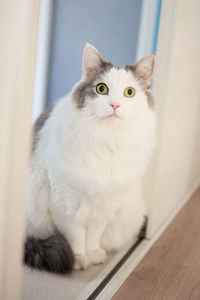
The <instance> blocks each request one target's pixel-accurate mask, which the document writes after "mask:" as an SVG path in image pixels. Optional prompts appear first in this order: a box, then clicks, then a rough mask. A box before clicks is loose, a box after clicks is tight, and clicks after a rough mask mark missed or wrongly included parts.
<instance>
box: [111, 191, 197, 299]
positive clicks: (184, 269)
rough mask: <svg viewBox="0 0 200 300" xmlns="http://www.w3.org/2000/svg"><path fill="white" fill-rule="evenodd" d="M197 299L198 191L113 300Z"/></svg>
mask: <svg viewBox="0 0 200 300" xmlns="http://www.w3.org/2000/svg"><path fill="white" fill-rule="evenodd" d="M186 299H187V300H200V189H198V191H197V192H196V193H195V194H194V195H193V196H192V198H191V199H190V200H189V202H188V203H187V204H186V205H185V206H184V208H183V209H182V210H181V211H180V213H179V214H178V215H177V217H176V218H175V219H174V221H173V222H172V223H171V224H170V226H169V227H168V228H167V229H166V231H165V232H164V233H163V234H162V236H161V237H160V238H159V240H158V241H157V242H156V243H155V245H154V246H153V247H152V248H151V249H150V250H149V252H148V253H147V254H146V256H145V257H144V258H143V260H142V261H141V262H140V263H139V265H138V266H137V267H136V269H135V270H134V271H133V273H132V274H131V275H130V276H129V277H128V279H127V280H126V281H125V282H124V284H123V285H122V286H121V288H120V289H119V290H118V291H117V293H116V294H115V295H114V296H113V298H112V300H186Z"/></svg>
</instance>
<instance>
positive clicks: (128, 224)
mask: <svg viewBox="0 0 200 300" xmlns="http://www.w3.org/2000/svg"><path fill="white" fill-rule="evenodd" d="M145 215H146V213H145V206H144V199H143V197H142V193H141V190H140V188H139V187H138V189H136V187H135V189H134V190H130V191H129V192H128V193H124V195H123V197H121V201H120V199H119V207H118V209H116V211H115V213H114V215H113V218H112V220H111V221H110V222H109V224H108V225H107V226H106V229H105V231H104V233H103V235H102V239H101V245H102V247H103V248H104V249H106V250H107V251H111V250H117V251H118V250H120V249H122V248H123V247H125V246H126V245H127V244H128V243H130V242H133V243H134V241H136V240H137V238H138V235H139V233H140V230H141V228H142V226H143V224H144V221H145Z"/></svg>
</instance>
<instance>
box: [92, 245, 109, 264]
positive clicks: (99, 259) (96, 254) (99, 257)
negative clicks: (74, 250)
mask: <svg viewBox="0 0 200 300" xmlns="http://www.w3.org/2000/svg"><path fill="white" fill-rule="evenodd" d="M87 254H88V258H89V261H90V264H93V265H97V264H102V263H104V262H105V261H106V257H107V255H106V251H105V250H104V249H101V248H100V249H97V250H93V251H88V253H87Z"/></svg>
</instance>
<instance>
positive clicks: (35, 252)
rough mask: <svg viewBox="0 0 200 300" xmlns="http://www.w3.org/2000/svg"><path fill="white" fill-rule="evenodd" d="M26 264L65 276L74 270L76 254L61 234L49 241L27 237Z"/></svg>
mask: <svg viewBox="0 0 200 300" xmlns="http://www.w3.org/2000/svg"><path fill="white" fill-rule="evenodd" d="M24 262H25V264H27V265H28V266H30V267H32V268H36V269H39V270H46V271H48V272H52V273H57V274H65V273H67V272H70V271H71V270H72V268H73V264H74V254H73V252H72V249H71V247H70V245H69V243H68V242H67V240H66V239H65V238H64V237H63V236H62V235H61V234H56V235H54V236H52V237H49V238H47V239H39V238H34V237H27V239H26V242H25V253H24Z"/></svg>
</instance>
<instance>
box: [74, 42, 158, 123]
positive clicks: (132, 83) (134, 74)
mask: <svg viewBox="0 0 200 300" xmlns="http://www.w3.org/2000/svg"><path fill="white" fill-rule="evenodd" d="M154 62H155V55H154V54H150V55H147V56H145V57H144V58H143V59H141V60H140V61H138V62H137V63H136V64H135V65H133V66H125V67H123V68H119V67H116V66H113V65H112V64H111V63H108V62H105V61H104V60H103V58H102V57H101V55H100V54H99V52H98V51H97V49H96V48H94V47H93V46H92V45H89V44H87V45H86V47H85V49H84V53H83V74H82V80H81V81H80V82H79V83H78V84H77V85H76V86H75V88H74V90H73V99H74V101H75V104H76V106H77V108H78V109H80V110H83V111H84V112H85V113H86V114H87V115H90V116H93V117H95V118H96V119H104V120H117V119H118V120H120V119H121V120H123V119H130V118H134V119H138V117H140V116H142V114H143V113H144V111H145V110H152V109H153V104H154V103H153V100H152V96H151V93H150V91H149V90H148V89H149V87H150V84H151V80H152V75H153V69H154Z"/></svg>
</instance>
